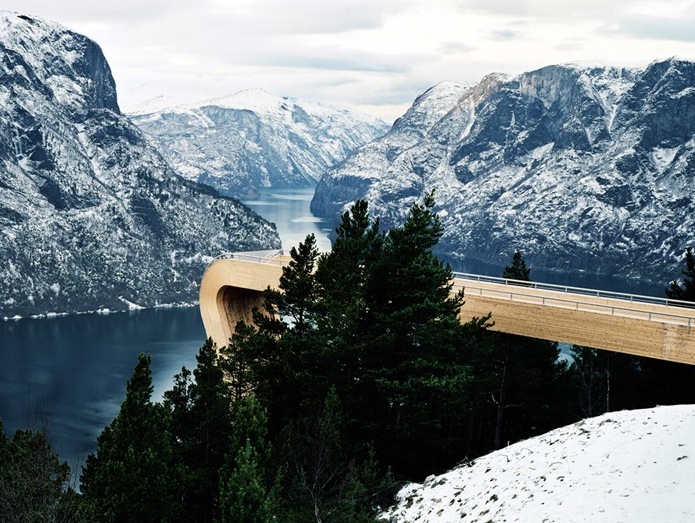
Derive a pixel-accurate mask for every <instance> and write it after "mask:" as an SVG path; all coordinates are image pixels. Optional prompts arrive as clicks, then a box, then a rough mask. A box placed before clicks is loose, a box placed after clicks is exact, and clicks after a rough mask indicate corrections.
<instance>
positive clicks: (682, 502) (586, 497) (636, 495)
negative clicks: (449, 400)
mask: <svg viewBox="0 0 695 523" xmlns="http://www.w3.org/2000/svg"><path fill="white" fill-rule="evenodd" d="M693 433H695V406H693V405H677V406H672V407H657V408H655V409H645V410H635V411H621V412H611V413H608V414H605V415H603V416H600V417H597V418H591V419H587V420H584V421H580V422H579V423H575V424H574V425H570V426H567V427H563V428H560V429H556V430H553V431H551V432H548V433H547V434H544V435H542V436H537V437H535V438H532V439H529V440H526V441H520V442H518V443H515V444H514V445H511V446H509V447H507V448H504V449H501V450H499V451H497V452H493V453H492V454H488V455H486V456H482V457H480V458H477V459H476V460H475V461H467V462H465V463H462V464H461V465H459V467H458V468H456V469H454V470H452V471H450V472H447V473H446V474H442V475H440V476H431V477H429V478H427V480H426V481H425V482H424V483H423V484H409V485H406V486H405V487H404V488H403V489H402V490H401V491H400V492H399V493H398V496H397V498H398V502H397V504H396V505H395V506H394V507H392V508H391V509H390V510H388V511H386V512H385V513H384V514H383V515H382V519H384V520H386V521H389V522H391V523H411V522H413V521H417V522H419V523H450V522H452V521H461V522H463V523H465V522H474V521H477V522H486V521H495V522H510V523H511V522H513V521H518V522H523V523H526V522H530V521H534V522H535V521H548V522H558V523H560V522H562V523H578V522H586V523H594V522H599V521H600V522H604V521H605V522H608V521H611V522H614V521H615V522H617V521H625V522H628V521H640V522H654V523H656V522H662V521H668V522H669V523H688V522H691V521H695V466H693V459H694V458H695V440H694V439H693Z"/></svg>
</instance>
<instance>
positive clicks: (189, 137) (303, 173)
mask: <svg viewBox="0 0 695 523" xmlns="http://www.w3.org/2000/svg"><path fill="white" fill-rule="evenodd" d="M132 118H133V121H134V122H135V123H136V124H137V125H138V126H139V127H140V129H142V130H143V131H144V132H145V133H146V134H147V135H148V136H150V138H151V139H152V140H153V141H154V142H155V143H157V144H158V146H159V149H160V151H161V152H162V154H163V155H164V156H165V157H166V159H167V160H168V161H169V163H170V165H172V167H174V168H175V169H176V170H177V171H178V172H180V173H181V174H182V175H184V176H186V177H187V178H188V179H189V180H193V181H198V182H200V183H204V184H207V185H210V186H212V187H214V188H215V189H217V190H219V191H220V192H222V193H223V194H227V195H231V196H238V197H246V196H252V195H254V193H255V192H256V191H257V190H258V189H259V188H261V187H309V186H314V185H316V183H317V182H318V180H319V179H320V178H321V176H322V175H323V173H324V172H325V171H326V169H327V168H329V167H331V166H333V165H334V164H336V163H338V162H340V161H341V160H343V159H344V158H345V157H346V156H347V155H348V154H349V153H350V152H352V151H353V150H354V149H356V148H357V147H359V146H360V145H363V144H365V143H367V142H369V141H371V140H373V139H375V138H377V137H378V136H381V135H383V134H384V133H385V132H386V131H387V130H388V126H387V125H386V124H385V123H384V122H382V121H381V120H377V119H374V118H371V117H367V116H364V115H359V114H357V113H354V112H351V111H348V110H344V109H336V108H331V107H328V106H323V105H320V104H318V103H308V102H301V101H298V100H294V99H290V98H279V97H277V96H273V95H271V94H269V93H267V92H265V91H263V90H260V89H251V90H247V91H241V92H239V93H237V94H235V95H233V96H229V97H226V98H219V99H215V100H209V101H206V102H201V103H198V104H193V105H184V106H177V107H173V108H169V109H163V110H159V111H154V112H153V111H144V112H143V113H142V114H135V115H132Z"/></svg>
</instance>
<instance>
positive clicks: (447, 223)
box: [312, 60, 695, 283]
mask: <svg viewBox="0 0 695 523" xmlns="http://www.w3.org/2000/svg"><path fill="white" fill-rule="evenodd" d="M694 177H695V63H693V62H687V61H679V60H667V61H664V62H655V63H653V64H651V65H650V66H648V67H646V68H645V69H623V68H611V67H605V68H601V67H580V66H574V65H557V66H548V67H545V68H542V69H539V70H536V71H531V72H528V73H523V74H521V75H518V76H515V77H506V76H503V75H499V74H493V75H489V76H488V77H486V78H484V79H483V80H482V81H481V82H480V83H479V84H477V85H474V86H469V87H466V86H458V87H456V86H454V85H452V84H440V85H438V86H436V87H434V88H433V89H431V90H430V91H428V92H427V93H425V94H423V95H422V96H421V97H420V98H418V100H416V101H415V104H414V105H413V107H412V108H411V109H410V110H409V111H408V112H407V113H406V114H405V115H404V116H403V117H402V118H400V119H399V120H398V121H397V122H396V123H395V124H394V126H393V128H392V129H391V131H389V133H387V134H386V135H385V136H384V137H383V138H381V139H379V140H376V141H374V142H372V143H370V144H368V145H365V146H364V147H362V148H360V149H359V150H358V151H356V152H355V153H354V154H353V155H352V156H350V157H349V158H347V159H346V160H345V162H343V163H342V164H340V165H338V166H336V167H335V168H333V169H331V170H329V171H328V172H327V173H326V175H325V176H324V177H323V178H322V180H321V181H320V183H319V184H318V186H317V190H316V195H315V197H314V200H313V202H312V209H313V210H314V212H315V213H317V214H319V215H322V216H324V217H330V218H333V217H335V215H336V214H337V213H339V212H341V209H343V208H344V206H345V205H348V204H349V203H350V202H351V201H353V200H354V199H356V198H366V199H367V200H368V201H369V202H370V204H371V208H372V212H373V213H374V214H375V215H378V216H380V217H381V219H382V223H383V224H384V225H385V226H391V225H393V224H395V223H398V222H400V221H401V220H402V219H403V217H404V215H405V213H406V212H407V209H408V208H409V207H410V206H411V205H412V203H413V202H414V201H416V200H418V199H420V198H422V196H423V195H424V194H425V193H426V192H428V191H430V190H432V189H436V198H437V202H438V205H439V210H440V211H441V216H442V218H443V225H444V228H445V232H444V236H443V238H442V241H441V243H440V247H441V248H442V250H443V251H444V252H447V253H450V254H452V255H453V256H455V257H458V258H461V259H464V260H466V259H468V260H476V261H481V262H484V263H487V264H492V265H496V266H498V267H501V266H504V265H505V264H506V263H507V261H508V260H509V259H510V258H511V255H512V253H513V252H514V249H515V248H521V249H522V250H523V252H524V256H525V258H526V260H527V261H528V262H529V263H530V265H531V266H532V267H534V268H536V269H539V270H540V269H548V270H554V271H559V272H563V273H567V272H575V273H590V274H602V275H612V276H618V277H623V278H639V279H642V280H649V281H653V282H657V283H664V282H667V281H669V280H670V279H671V278H672V277H673V276H675V275H677V274H678V273H679V271H680V258H681V256H682V253H683V251H684V249H685V247H686V246H688V245H694V244H695V201H694V200H693V191H692V184H693V178H694Z"/></svg>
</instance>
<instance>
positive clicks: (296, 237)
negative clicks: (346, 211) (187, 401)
mask: <svg viewBox="0 0 695 523" xmlns="http://www.w3.org/2000/svg"><path fill="white" fill-rule="evenodd" d="M312 194H313V190H312V189H310V188H307V189H264V190H263V191H262V192H261V194H260V196H259V197H258V198H256V199H254V200H251V201H247V202H244V203H246V204H247V205H248V206H249V207H251V208H252V209H253V210H255V211H256V212H257V213H258V214H260V215H261V216H263V217H264V218H266V219H268V220H270V221H272V222H275V223H276V225H277V227H278V231H279V233H280V236H281V238H282V242H283V248H284V249H289V248H291V247H292V246H294V245H297V244H298V243H299V242H301V241H303V240H304V239H305V237H306V235H307V234H310V233H314V235H316V237H317V244H318V246H319V248H320V249H321V250H328V249H330V242H329V240H328V232H329V230H330V229H331V225H330V224H325V223H324V222H322V220H320V219H318V218H316V217H315V216H313V215H312V214H311V212H310V210H309V204H310V201H311V197H312ZM453 266H454V268H455V269H456V270H459V271H463V272H478V273H481V274H489V275H494V276H500V275H501V272H502V271H501V269H500V268H492V267H486V266H474V265H470V264H460V263H454V264H453ZM532 276H534V277H535V279H537V280H540V281H548V282H554V283H561V284H565V285H576V286H582V287H592V288H603V289H611V290H617V291H628V292H634V293H638V294H645V293H649V294H653V295H661V294H662V293H663V287H660V286H652V288H645V286H643V285H639V283H637V282H635V286H634V287H633V288H626V287H625V282H622V283H621V282H619V281H617V280H616V281H611V280H608V279H606V278H590V277H587V279H586V280H581V279H579V280H578V279H576V278H574V279H572V280H568V279H567V278H566V277H563V275H550V274H548V275H544V274H539V273H537V272H535V271H532ZM204 340H205V332H204V329H203V325H202V322H201V320H200V314H199V312H198V307H188V308H172V309H155V310H142V311H134V312H124V313H115V314H108V315H101V314H83V315H72V316H64V317H55V318H42V319H22V320H11V321H0V419H2V421H3V424H4V430H5V432H6V433H8V434H12V433H13V432H14V430H15V429H17V428H36V429H42V430H44V431H45V432H46V433H47V435H48V437H49V440H50V441H51V443H52V444H53V445H54V448H55V449H56V450H58V451H59V452H60V454H61V456H62V457H63V459H65V460H68V461H69V462H70V464H71V466H72V468H73V471H74V472H76V473H78V474H79V467H78V466H75V465H79V464H81V463H82V462H83V461H84V459H85V457H86V455H87V454H88V453H89V452H91V451H93V450H94V448H95V446H96V438H97V435H98V434H99V433H100V432H101V430H102V429H103V427H104V426H105V425H106V424H107V423H109V422H110V421H111V420H112V419H113V417H114V416H115V415H116V414H117V412H118V409H119V407H120V405H121V402H122V401H123V398H124V397H125V387H126V381H127V380H128V378H129V377H130V374H131V372H132V370H133V367H134V366H135V363H136V360H137V356H138V354H139V353H140V352H145V353H150V354H151V355H152V371H153V379H154V388H155V392H154V396H155V399H161V395H162V394H163V392H164V391H166V390H168V389H169V388H171V385H172V378H173V376H174V374H176V373H177V372H179V371H180V370H181V367H182V366H184V365H185V366H186V367H187V368H189V369H193V368H194V367H195V356H196V354H197V352H198V349H199V347H200V346H201V345H202V343H203V342H204Z"/></svg>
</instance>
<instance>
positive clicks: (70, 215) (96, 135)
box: [0, 13, 279, 318]
mask: <svg viewBox="0 0 695 523" xmlns="http://www.w3.org/2000/svg"><path fill="white" fill-rule="evenodd" d="M0 78H1V79H2V80H1V81H0V260H2V263H0V318H2V317H14V316H15V315H21V316H24V315H32V314H42V313H47V312H72V311H82V310H96V309H105V308H108V309H111V310H123V309H127V308H129V307H132V306H133V304H136V305H138V306H153V305H156V304H161V303H173V302H182V301H184V302H192V301H194V300H195V299H196V298H197V287H198V284H199V281H200V277H201V276H202V273H203V271H204V268H205V266H206V263H207V261H208V260H209V259H211V258H212V257H214V256H215V255H217V254H219V253H220V252H226V251H232V250H242V249H262V248H272V247H275V246H279V238H278V236H277V232H276V231H275V229H274V227H273V226H272V225H271V224H269V223H267V222H265V221H264V220H262V219H261V218H260V217H259V216H257V215H256V214H255V213H253V212H252V211H250V210H249V209H248V208H246V207H244V206H243V205H241V204H240V203H239V202H238V201H234V200H231V199H229V198H223V197H220V195H219V194H218V193H216V192H215V191H213V190H211V189H210V188H209V187H204V186H201V185H198V184H195V183H192V182H189V181H187V180H185V179H183V178H182V177H181V176H179V175H178V174H177V173H176V172H174V171H173V170H172V169H171V167H170V166H169V165H168V164H167V163H166V161H165V160H164V159H163V158H162V156H161V155H160V154H159V152H158V151H157V150H156V149H155V148H154V147H153V145H152V144H151V143H150V142H149V141H148V140H147V139H146V138H145V136H144V135H143V134H142V133H141V132H140V130H139V129H138V128H137V127H136V126H135V125H133V124H132V122H131V121H130V120H129V119H128V118H126V117H125V116H124V115H122V114H121V113H120V110H119V107H118V103H117V100H116V90H115V83H114V80H113V77H112V76H111V71H110V68H109V66H108V63H107V62H106V59H105V58H104V55H103V53H102V52H101V49H100V48H99V46H98V45H97V44H96V43H94V42H93V41H91V40H90V39H88V38H86V37H85V36H82V35H79V34H77V33H74V32H71V31H68V30H66V29H64V28H62V27H61V26H60V25H58V24H55V23H53V22H45V21H43V20H40V19H37V18H33V17H28V16H24V15H18V14H13V13H0Z"/></svg>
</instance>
